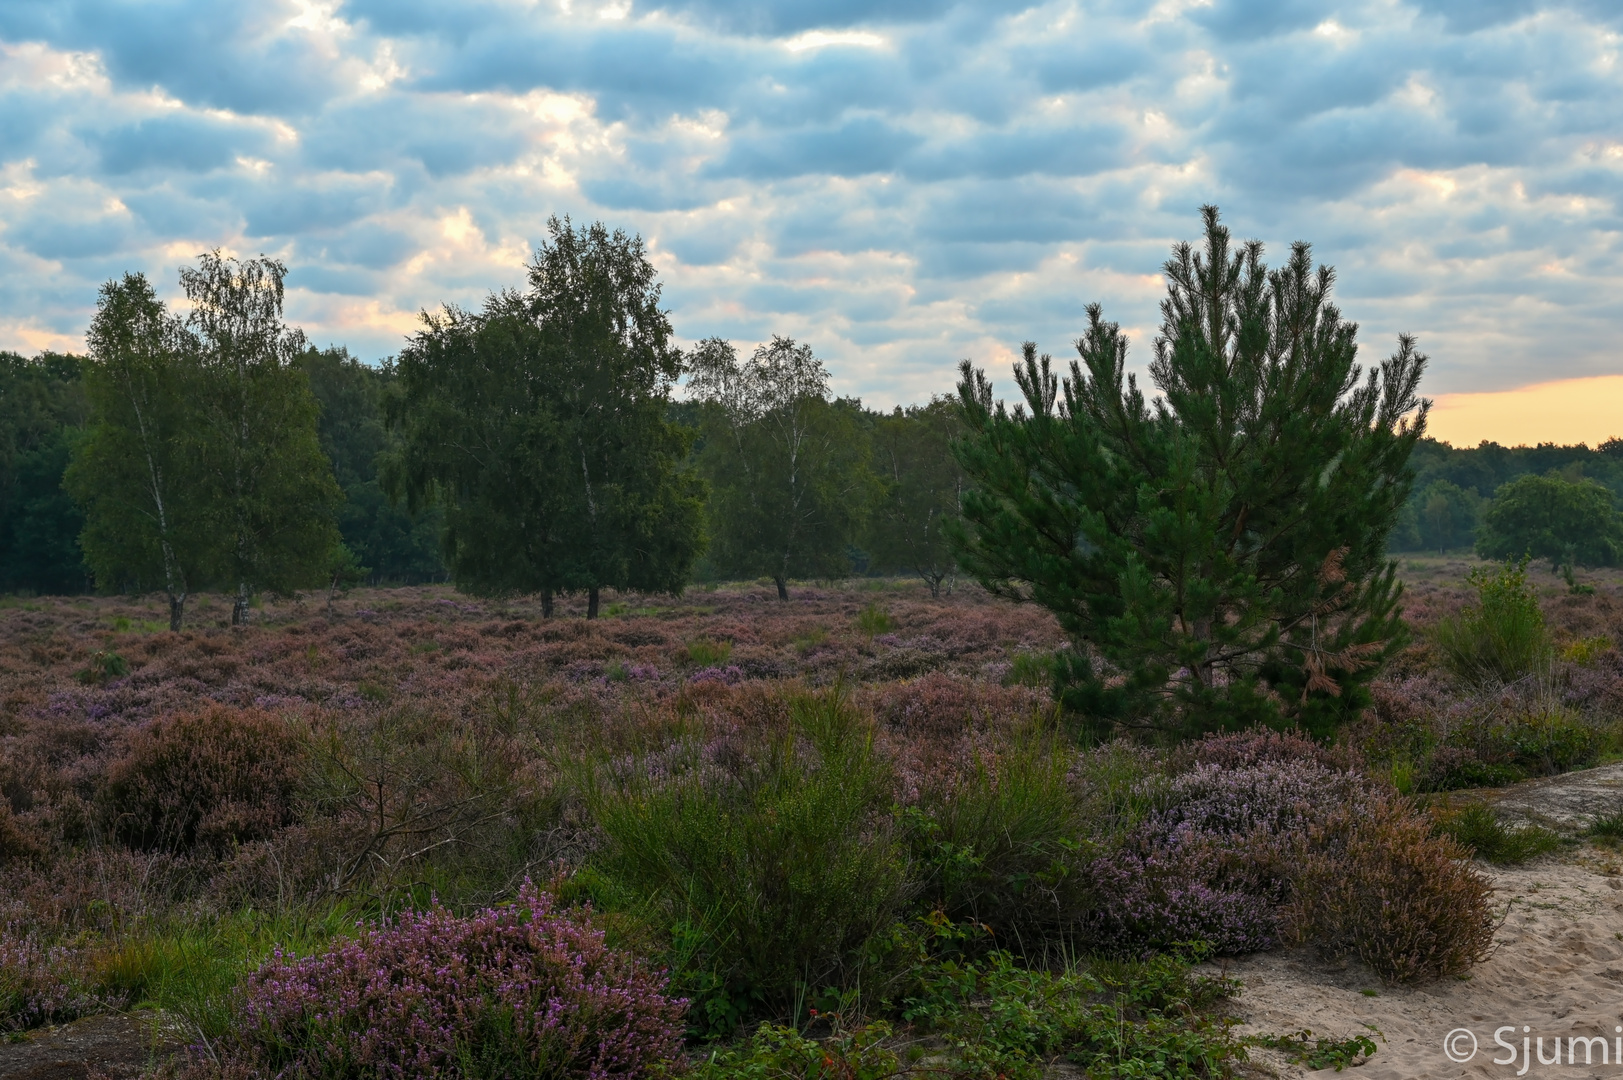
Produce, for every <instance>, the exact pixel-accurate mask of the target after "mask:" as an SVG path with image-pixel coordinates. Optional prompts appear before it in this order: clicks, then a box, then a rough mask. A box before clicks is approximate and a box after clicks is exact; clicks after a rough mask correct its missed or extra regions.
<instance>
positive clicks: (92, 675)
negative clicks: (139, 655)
mask: <svg viewBox="0 0 1623 1080" xmlns="http://www.w3.org/2000/svg"><path fill="white" fill-rule="evenodd" d="M129 673H130V665H129V662H128V661H126V660H125V659H124V658H123V657H122V656H120V655H118V653H116V652H114V651H113V650H111V649H97V650H96V651H95V652H93V653H91V654H90V663H89V664H88V665H86V666H85V667H84V668H82V669H80V670H79V672H78V673H77V674H76V675H75V676H74V677H75V678H77V679H78V680H79V681H80V682H82V683H84V684H85V685H87V686H101V685H103V684H105V683H109V682H112V681H113V680H114V679H121V678H123V677H124V676H125V675H128V674H129Z"/></svg>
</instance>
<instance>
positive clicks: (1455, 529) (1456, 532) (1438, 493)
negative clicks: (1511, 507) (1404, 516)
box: [1416, 480, 1482, 551]
mask: <svg viewBox="0 0 1623 1080" xmlns="http://www.w3.org/2000/svg"><path fill="white" fill-rule="evenodd" d="M1416 504H1417V506H1418V509H1419V522H1418V524H1419V530H1420V541H1421V543H1422V544H1423V545H1424V546H1425V547H1427V548H1429V549H1431V550H1433V551H1447V550H1449V549H1450V548H1457V547H1463V546H1464V545H1466V544H1469V543H1470V542H1471V538H1472V535H1473V534H1474V533H1475V531H1476V523H1477V517H1478V516H1479V514H1480V513H1481V509H1482V499H1481V498H1480V497H1479V496H1478V495H1477V493H1476V492H1474V491H1467V490H1466V489H1464V488H1461V487H1459V486H1458V485H1455V484H1451V483H1449V482H1448V481H1447V480H1433V481H1432V482H1431V483H1430V484H1428V485H1426V487H1425V488H1424V489H1423V490H1422V491H1420V492H1419V494H1418V496H1417V497H1416Z"/></svg>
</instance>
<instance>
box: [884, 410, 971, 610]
mask: <svg viewBox="0 0 1623 1080" xmlns="http://www.w3.org/2000/svg"><path fill="white" fill-rule="evenodd" d="M958 433H959V427H958V414H957V410H956V409H955V408H954V407H953V404H952V401H951V399H949V398H936V399H935V400H933V401H931V402H930V404H928V405H923V406H918V405H915V406H912V407H910V408H908V409H906V410H904V409H903V408H902V407H901V406H900V405H898V406H897V407H896V409H895V411H894V412H892V413H891V414H890V415H888V416H884V415H882V416H880V417H879V418H878V419H877V420H876V421H875V422H874V428H873V468H874V471H875V473H876V474H877V475H878V477H879V480H880V482H881V483H882V484H883V493H882V494H881V495H880V497H879V499H878V501H877V503H876V504H875V511H874V515H873V518H872V520H871V521H870V522H869V528H868V532H867V541H866V545H867V548H868V551H869V553H870V555H871V557H872V560H873V565H874V566H875V567H876V568H878V569H880V570H885V571H892V572H902V573H907V574H914V575H917V576H918V577H920V578H922V579H923V580H924V583H925V584H926V585H928V586H929V587H930V595H931V596H940V595H941V584H942V582H943V581H945V580H946V579H947V578H948V577H950V576H951V575H952V574H954V573H956V572H957V569H958V563H957V560H956V559H954V558H953V551H952V541H951V537H950V536H949V534H948V527H947V526H948V523H949V522H954V521H956V520H957V518H958V499H959V496H960V495H961V493H962V491H963V486H964V474H963V470H962V469H961V468H959V466H958V461H957V459H956V458H955V457H954V456H953V453H952V441H953V439H954V438H956V437H957V435H958Z"/></svg>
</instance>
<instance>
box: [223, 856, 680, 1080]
mask: <svg viewBox="0 0 1623 1080" xmlns="http://www.w3.org/2000/svg"><path fill="white" fill-rule="evenodd" d="M664 990H665V976H664V973H663V972H656V971H651V970H649V969H648V968H646V967H645V966H644V965H642V964H640V963H639V962H637V961H636V960H635V959H633V958H632V957H631V956H629V955H627V954H625V953H622V952H618V951H616V950H613V949H610V948H608V947H607V946H606V945H605V944H604V942H603V933H602V932H601V931H599V930H594V929H592V927H591V926H590V925H588V924H587V923H586V922H585V921H583V920H581V919H579V918H575V917H571V916H570V915H568V914H566V913H562V912H558V911H555V910H554V901H553V898H552V896H551V895H550V894H547V893H544V892H540V891H539V890H537V889H536V888H535V887H534V886H533V885H531V884H530V883H528V882H526V883H525V886H524V888H523V889H522V890H521V892H520V894H519V900H518V902H517V903H516V904H515V905H513V906H510V907H499V908H490V909H487V910H485V911H482V912H480V913H478V914H476V915H473V916H471V917H467V918H461V917H458V916H456V915H453V914H451V913H450V912H448V911H446V910H444V909H442V908H436V909H434V910H432V911H427V912H421V913H415V914H407V915H404V916H401V917H400V918H398V919H396V920H393V921H390V922H385V923H382V924H378V925H373V926H369V927H366V928H365V929H363V930H362V931H361V933H360V935H359V936H358V937H356V938H354V939H352V940H348V941H344V942H342V943H339V944H337V945H334V946H333V947H332V948H330V949H329V950H327V951H326V952H324V953H321V954H319V955H317V956H313V957H309V958H307V959H303V960H295V959H292V958H286V957H283V956H282V955H280V954H278V955H277V956H276V957H275V958H274V959H272V960H271V961H270V962H269V963H267V964H266V965H265V966H264V967H262V968H261V969H260V970H259V971H258V972H256V973H255V974H254V975H252V976H250V978H249V980H248V986H247V990H246V995H245V999H244V1003H243V1018H242V1024H241V1027H240V1030H239V1034H238V1036H237V1038H236V1040H235V1042H234V1043H233V1044H232V1045H231V1046H229V1047H227V1048H225V1053H224V1054H223V1055H222V1064H223V1065H225V1066H226V1070H225V1071H227V1072H231V1071H242V1072H250V1073H263V1074H266V1075H270V1076H274V1077H277V1078H278V1080H317V1078H328V1077H340V1076H374V1077H379V1078H393V1080H407V1078H411V1080H421V1078H428V1077H445V1078H457V1077H463V1076H468V1075H478V1076H510V1077H514V1078H519V1077H549V1078H557V1080H566V1078H567V1080H610V1078H613V1080H636V1078H638V1077H641V1076H644V1075H646V1074H647V1073H648V1072H649V1070H650V1069H651V1068H652V1067H653V1066H654V1065H656V1064H657V1063H659V1062H661V1061H664V1060H668V1059H670V1058H671V1057H673V1056H675V1055H676V1054H677V1052H678V1051H679V1049H680V1046H681V1036H682V1030H683V1014H684V1012H685V1010H686V1008H687V1002H686V1001H684V1000H682V999H680V998H671V997H668V996H666V995H665V993H664Z"/></svg>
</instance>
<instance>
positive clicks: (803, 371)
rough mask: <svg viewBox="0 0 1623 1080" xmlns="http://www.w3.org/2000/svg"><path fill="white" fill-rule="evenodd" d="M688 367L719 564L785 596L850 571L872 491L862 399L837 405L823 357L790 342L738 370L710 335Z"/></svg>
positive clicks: (771, 346) (760, 352)
mask: <svg viewBox="0 0 1623 1080" xmlns="http://www.w3.org/2000/svg"><path fill="white" fill-rule="evenodd" d="M690 364H691V367H692V372H693V374H692V377H691V378H690V379H689V380H688V393H689V395H690V396H691V397H692V398H693V399H694V400H696V401H700V402H703V403H704V405H705V411H704V414H703V415H704V421H703V425H702V431H703V432H704V453H703V455H702V456H701V458H700V467H701V468H702V469H703V471H704V475H705V477H706V478H707V479H708V480H709V481H710V487H711V500H710V533H711V543H712V551H711V556H710V558H711V561H712V563H713V565H715V566H716V567H717V568H718V570H719V571H720V572H721V573H722V574H724V575H736V576H744V577H754V576H757V575H761V576H765V577H769V578H771V579H772V580H773V581H774V582H775V583H776V584H777V587H778V598H779V599H782V600H787V599H788V597H789V593H788V586H787V582H788V580H789V579H790V578H791V577H836V576H840V575H843V574H844V573H846V572H847V571H848V570H849V568H850V546H851V543H852V541H853V540H855V539H856V536H857V534H858V530H859V529H860V527H861V524H862V521H863V518H864V516H865V514H866V511H867V508H868V504H869V501H870V499H871V497H872V494H873V492H874V488H875V485H874V477H873V474H872V473H871V472H870V471H869V469H868V441H867V439H866V438H864V434H865V433H864V432H863V431H862V430H861V425H860V423H859V422H858V416H857V414H858V411H859V409H860V403H855V402H846V401H834V400H831V397H830V394H829V388H828V372H827V370H826V369H825V368H824V367H823V363H822V361H821V360H819V359H817V357H816V356H815V355H813V353H812V350H811V347H810V346H809V345H803V344H799V343H797V342H795V341H794V339H792V338H786V337H774V338H773V339H772V340H771V341H770V342H768V343H766V344H763V345H760V346H758V347H757V348H756V350H755V352H754V353H753V354H752V355H751V356H750V358H749V359H748V360H746V361H742V362H740V361H739V359H738V356H737V353H736V352H735V351H734V350H733V347H732V345H731V344H729V343H728V342H726V341H723V340H721V339H719V338H710V339H708V340H706V341H703V342H700V343H699V345H698V346H697V347H696V348H695V349H694V350H693V353H692V356H691V357H690Z"/></svg>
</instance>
